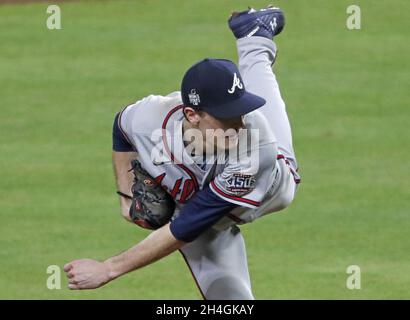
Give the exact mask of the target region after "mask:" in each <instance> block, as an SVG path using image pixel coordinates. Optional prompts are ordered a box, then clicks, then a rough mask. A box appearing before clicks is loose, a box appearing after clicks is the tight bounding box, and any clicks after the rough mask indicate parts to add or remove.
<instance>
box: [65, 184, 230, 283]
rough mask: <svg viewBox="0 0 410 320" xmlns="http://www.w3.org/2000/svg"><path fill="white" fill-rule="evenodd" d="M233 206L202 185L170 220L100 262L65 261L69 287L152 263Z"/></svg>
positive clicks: (97, 280)
mask: <svg viewBox="0 0 410 320" xmlns="http://www.w3.org/2000/svg"><path fill="white" fill-rule="evenodd" d="M234 207H235V205H234V204H232V203H228V202H226V201H224V200H222V199H221V198H219V197H218V196H216V195H215V194H214V193H213V192H212V191H211V190H210V188H209V186H206V187H205V188H204V189H202V190H201V191H199V192H198V193H197V194H196V195H195V196H194V197H193V198H192V199H191V200H189V202H188V203H187V204H186V205H185V206H184V208H183V209H182V210H181V212H180V214H179V216H178V217H177V218H175V219H174V220H173V221H172V222H171V223H168V224H166V225H165V226H163V227H161V228H160V229H158V230H156V231H154V232H152V233H151V234H150V235H149V236H148V237H147V238H145V239H144V240H142V241H141V242H140V243H138V244H137V245H135V246H134V247H132V248H130V249H128V250H127V251H124V252H123V253H121V254H119V255H117V256H114V257H112V258H109V259H107V260H105V261H104V262H99V261H96V260H91V259H81V260H74V261H72V262H70V263H67V264H66V265H65V266H64V271H65V272H66V273H67V277H68V278H69V288H70V289H95V288H98V287H101V286H102V285H104V284H106V283H107V282H109V281H111V280H113V279H115V278H118V277H119V276H121V275H123V274H125V273H127V272H130V271H133V270H136V269H139V268H142V267H144V266H146V265H148V264H150V263H153V262H155V261H157V260H159V259H161V258H163V257H165V256H167V255H169V254H170V253H172V252H173V251H175V250H177V249H179V248H181V247H182V246H183V245H184V244H185V243H187V242H190V241H193V240H194V239H196V238H197V237H198V236H199V235H200V234H201V233H202V232H204V231H205V230H207V229H208V228H210V227H211V226H212V225H213V224H215V222H216V221H218V220H219V219H220V218H221V217H223V216H224V215H225V214H226V213H228V212H230V211H231V210H232V209H233V208H234Z"/></svg>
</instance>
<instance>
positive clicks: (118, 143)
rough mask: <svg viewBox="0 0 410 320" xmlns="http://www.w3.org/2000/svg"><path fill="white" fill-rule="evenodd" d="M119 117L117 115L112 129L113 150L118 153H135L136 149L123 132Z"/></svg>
mask: <svg viewBox="0 0 410 320" xmlns="http://www.w3.org/2000/svg"><path fill="white" fill-rule="evenodd" d="M119 115H120V113H117V114H116V115H115V118H114V124H113V127H112V149H113V150H114V151H117V152H131V151H134V147H133V145H132V144H131V142H130V141H129V140H128V138H127V137H126V135H125V133H124V132H123V131H121V128H120V125H119V121H118V120H119Z"/></svg>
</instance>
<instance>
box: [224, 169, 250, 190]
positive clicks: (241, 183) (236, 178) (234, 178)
mask: <svg viewBox="0 0 410 320" xmlns="http://www.w3.org/2000/svg"><path fill="white" fill-rule="evenodd" d="M225 181H226V190H227V191H229V192H232V193H233V194H235V195H244V194H247V193H249V192H251V191H252V190H253V189H254V187H255V178H254V177H253V176H252V175H250V174H242V173H233V174H232V175H231V176H230V177H229V178H227V179H226V180H225Z"/></svg>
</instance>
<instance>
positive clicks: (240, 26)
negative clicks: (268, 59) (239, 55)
mask: <svg viewBox="0 0 410 320" xmlns="http://www.w3.org/2000/svg"><path fill="white" fill-rule="evenodd" d="M228 25H229V28H230V29H231V30H232V32H233V34H234V35H235V37H236V38H237V39H240V38H246V37H252V36H255V37H265V38H268V39H273V37H274V36H276V35H278V34H279V33H281V31H282V30H283V27H284V26H285V15H284V13H283V11H282V10H281V9H280V8H276V7H273V6H271V5H270V6H268V7H266V8H264V9H261V10H255V9H253V8H249V9H248V10H246V11H242V12H234V13H232V15H231V17H230V18H229V20H228Z"/></svg>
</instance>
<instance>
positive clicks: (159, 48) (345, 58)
mask: <svg viewBox="0 0 410 320" xmlns="http://www.w3.org/2000/svg"><path fill="white" fill-rule="evenodd" d="M274 3H275V4H276V5H279V6H281V7H282V8H283V9H284V10H285V11H286V14H287V25H286V28H285V31H284V33H283V34H282V35H281V36H279V37H278V38H277V43H278V46H279V48H280V49H279V50H280V52H279V57H278V61H277V65H276V67H275V68H276V73H277V75H278V78H279V82H280V85H281V89H282V94H283V97H284V99H285V101H286V103H287V107H288V112H289V115H290V117H291V121H292V126H293V134H294V143H295V148H296V151H297V155H298V161H299V163H300V166H301V174H302V178H303V182H302V185H301V188H300V189H299V193H298V196H297V198H296V201H295V202H294V203H293V204H292V206H291V207H290V208H288V209H287V210H286V211H284V212H282V213H279V214H276V215H271V216H268V217H265V218H263V219H261V220H259V221H256V222H254V223H252V224H249V225H246V226H244V227H242V230H243V233H244V235H245V238H246V240H247V249H248V259H249V266H250V272H251V278H252V281H253V289H254V293H255V296H256V297H257V298H259V299H393V298H396V299H409V298H410V238H409V230H410V219H409V213H410V205H409V199H410V185H409V179H408V175H409V171H410V170H409V169H410V167H409V156H410V150H409V145H410V139H409V136H410V134H409V122H408V121H409V116H410V112H409V109H408V101H409V100H408V99H409V96H408V89H409V87H410V80H409V79H410V77H409V69H408V57H409V54H410V44H409V35H410V34H409V30H410V25H409V24H410V23H409V21H410V20H409V18H408V11H409V10H410V5H409V3H408V1H406V0H394V1H388V2H387V1H376V0H374V1H363V0H362V1H359V0H355V1H353V3H354V4H358V5H360V7H361V9H362V29H361V30H353V31H350V30H348V29H347V28H346V25H345V22H346V19H347V14H346V7H347V6H348V5H350V4H352V1H345V0H340V1H325V0H322V1H319V0H312V1H304V0H295V1H275V2H274ZM248 4H251V5H253V6H255V7H262V6H265V5H266V4H268V3H266V2H265V1H242V0H241V1H216V0H215V1H214V0H208V1H199V0H198V1H197V0H195V1H188V0H186V1H182V0H181V1H177V0H173V1H159V0H157V1H103V2H99V1H79V2H68V3H64V2H63V3H59V5H60V7H61V10H62V30H53V31H50V30H48V29H47V28H46V19H47V17H48V15H47V13H46V8H47V6H48V4H47V3H30V4H24V5H1V6H0V93H1V94H0V108H1V115H0V130H1V135H0V219H1V224H0V226H1V233H0V234H1V242H0V243H1V244H0V298H2V299H30V298H31V299H32V298H35V299H199V298H200V295H199V293H198V292H197V289H196V287H195V285H194V282H193V281H192V278H191V275H190V273H189V271H188V269H187V267H186V266H185V264H184V262H183V260H182V258H181V257H180V255H179V253H175V254H173V255H171V256H169V257H167V258H166V259H164V260H162V261H159V262H158V263H156V264H154V265H152V266H149V267H147V268H144V269H142V270H139V271H137V272H134V273H131V274H128V275H126V276H124V277H122V278H120V279H118V280H116V281H114V282H112V283H110V284H108V285H107V286H105V287H103V288H101V289H98V290H95V291H83V292H72V291H69V290H68V289H66V285H67V281H66V280H65V278H63V281H62V284H63V288H62V289H61V290H49V289H47V288H46V280H47V276H48V275H47V274H46V268H47V266H49V265H59V266H63V265H64V263H66V262H68V261H70V260H72V259H75V258H83V257H89V258H96V259H104V258H106V257H108V256H110V255H112V254H115V253H118V252H119V251H122V250H124V249H126V248H128V247H130V246H131V245H133V244H134V243H136V242H138V241H139V240H140V239H142V238H143V237H144V236H146V235H147V234H148V232H147V231H145V230H142V229H139V228H137V227H135V226H132V225H131V224H127V223H126V222H124V221H123V220H122V218H121V217H120V214H119V205H118V199H117V196H116V194H115V190H116V189H115V186H114V178H113V174H112V168H111V127H112V121H113V116H114V114H115V113H116V112H117V111H118V110H119V109H121V108H122V107H123V106H125V105H127V104H129V103H131V102H133V101H136V100H138V99H139V98H141V97H143V96H145V95H148V94H150V93H157V94H166V93H168V92H170V91H173V90H178V89H179V85H180V81H181V79H182V75H183V73H184V71H185V70H186V69H187V68H188V67H189V66H190V65H191V64H192V63H194V62H195V61H197V60H199V59H201V58H204V57H206V56H210V57H224V58H228V59H234V60H236V49H235V42H234V40H233V37H232V35H231V33H230V31H229V29H228V28H227V24H226V19H227V17H228V15H229V13H230V12H231V11H232V10H233V9H243V8H246V6H247V5H248ZM349 265H359V266H360V267H361V271H362V273H361V278H362V289H360V290H349V289H347V288H346V278H347V276H348V275H347V274H346V268H347V267H348V266H349ZM62 276H63V275H62Z"/></svg>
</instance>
